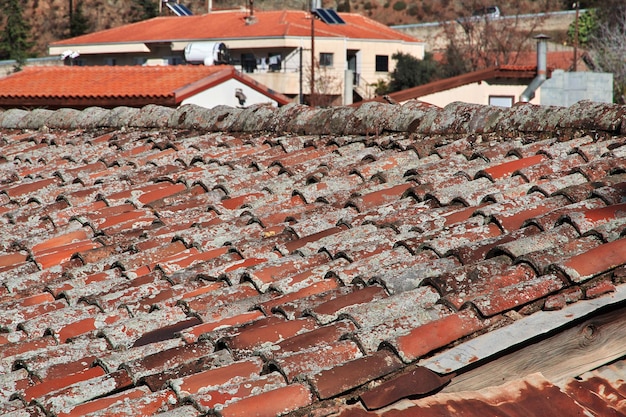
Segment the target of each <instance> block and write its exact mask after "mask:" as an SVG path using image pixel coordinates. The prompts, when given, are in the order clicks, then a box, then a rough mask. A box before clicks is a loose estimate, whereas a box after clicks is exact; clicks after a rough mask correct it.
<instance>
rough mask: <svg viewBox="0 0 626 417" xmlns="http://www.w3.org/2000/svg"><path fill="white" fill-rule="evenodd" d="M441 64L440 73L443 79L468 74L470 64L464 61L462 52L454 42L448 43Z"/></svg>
mask: <svg viewBox="0 0 626 417" xmlns="http://www.w3.org/2000/svg"><path fill="white" fill-rule="evenodd" d="M443 64H444V65H443V66H442V69H441V72H442V76H443V77H444V78H449V77H456V76H457V75H461V74H465V73H468V72H470V64H469V63H468V62H467V61H466V59H465V56H464V54H463V51H461V49H460V48H459V46H458V45H457V44H456V43H454V42H450V43H449V44H448V45H447V46H446V50H445V51H444V58H443Z"/></svg>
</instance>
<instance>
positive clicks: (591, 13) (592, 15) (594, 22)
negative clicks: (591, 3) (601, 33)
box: [567, 9, 598, 46]
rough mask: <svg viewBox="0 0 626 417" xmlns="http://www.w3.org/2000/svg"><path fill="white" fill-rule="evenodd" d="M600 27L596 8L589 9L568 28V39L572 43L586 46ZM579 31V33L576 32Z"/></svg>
mask: <svg viewBox="0 0 626 417" xmlns="http://www.w3.org/2000/svg"><path fill="white" fill-rule="evenodd" d="M597 29H598V16H597V13H596V10H595V9H589V10H587V11H585V12H584V13H581V14H580V16H578V27H577V25H576V21H574V22H572V23H570V25H569V27H568V28H567V39H568V40H569V42H570V43H571V44H572V45H579V46H585V45H587V43H588V42H589V40H590V39H591V36H592V35H593V33H594V32H595V31H596V30H597ZM577 31H578V33H576V32H577Z"/></svg>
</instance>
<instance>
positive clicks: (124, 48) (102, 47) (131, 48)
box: [48, 42, 150, 55]
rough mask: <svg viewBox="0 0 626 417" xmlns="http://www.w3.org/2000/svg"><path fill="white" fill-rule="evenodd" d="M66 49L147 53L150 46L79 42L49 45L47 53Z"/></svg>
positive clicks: (56, 52)
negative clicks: (77, 43)
mask: <svg viewBox="0 0 626 417" xmlns="http://www.w3.org/2000/svg"><path fill="white" fill-rule="evenodd" d="M68 49H72V50H76V51H78V52H80V53H81V55H90V54H113V53H147V52H150V48H148V46H147V45H146V44H145V43H143V42H136V43H106V44H80V45H56V46H55V45H50V47H49V48H48V54H49V55H61V54H62V53H63V52H64V51H67V50H68Z"/></svg>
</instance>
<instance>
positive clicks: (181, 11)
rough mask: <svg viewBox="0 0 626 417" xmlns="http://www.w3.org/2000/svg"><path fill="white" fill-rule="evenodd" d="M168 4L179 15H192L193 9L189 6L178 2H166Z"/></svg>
mask: <svg viewBox="0 0 626 417" xmlns="http://www.w3.org/2000/svg"><path fill="white" fill-rule="evenodd" d="M165 4H166V5H167V7H169V9H170V10H171V11H173V12H174V13H175V14H176V15H177V16H191V15H192V14H193V13H192V12H191V10H189V9H188V8H187V6H184V5H182V4H178V3H170V2H167V3H165Z"/></svg>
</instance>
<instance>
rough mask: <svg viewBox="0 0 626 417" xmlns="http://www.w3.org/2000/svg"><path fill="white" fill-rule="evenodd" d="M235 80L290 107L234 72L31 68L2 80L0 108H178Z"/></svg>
mask: <svg viewBox="0 0 626 417" xmlns="http://www.w3.org/2000/svg"><path fill="white" fill-rule="evenodd" d="M230 79H236V80H239V81H241V82H242V83H244V84H246V85H249V86H250V87H251V88H254V89H256V90H259V91H262V92H264V93H265V94H266V95H268V96H269V97H273V98H275V100H276V101H278V103H279V104H281V105H283V104H287V103H288V102H289V99H288V98H287V97H285V96H283V95H282V94H277V93H275V92H272V91H270V90H269V89H267V87H264V86H262V85H260V84H259V83H258V82H256V81H255V80H252V79H251V78H249V77H247V76H246V75H244V74H241V73H239V72H238V71H236V70H235V69H234V67H231V66H204V65H176V66H146V67H142V66H89V67H79V66H60V67H27V68H24V70H22V71H20V72H18V73H15V74H12V75H10V76H8V77H5V78H2V79H0V107H5V108H6V107H28V106H40V107H46V108H59V107H75V108H85V107H90V106H100V107H106V108H110V107H117V106H121V105H124V106H134V107H142V106H145V105H148V104H157V105H163V106H177V105H180V103H181V102H182V101H183V100H184V99H186V98H188V97H190V96H192V95H194V94H197V93H198V92H200V91H203V90H205V89H208V88H210V87H212V86H215V85H217V84H219V83H222V82H224V81H227V80H230Z"/></svg>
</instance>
